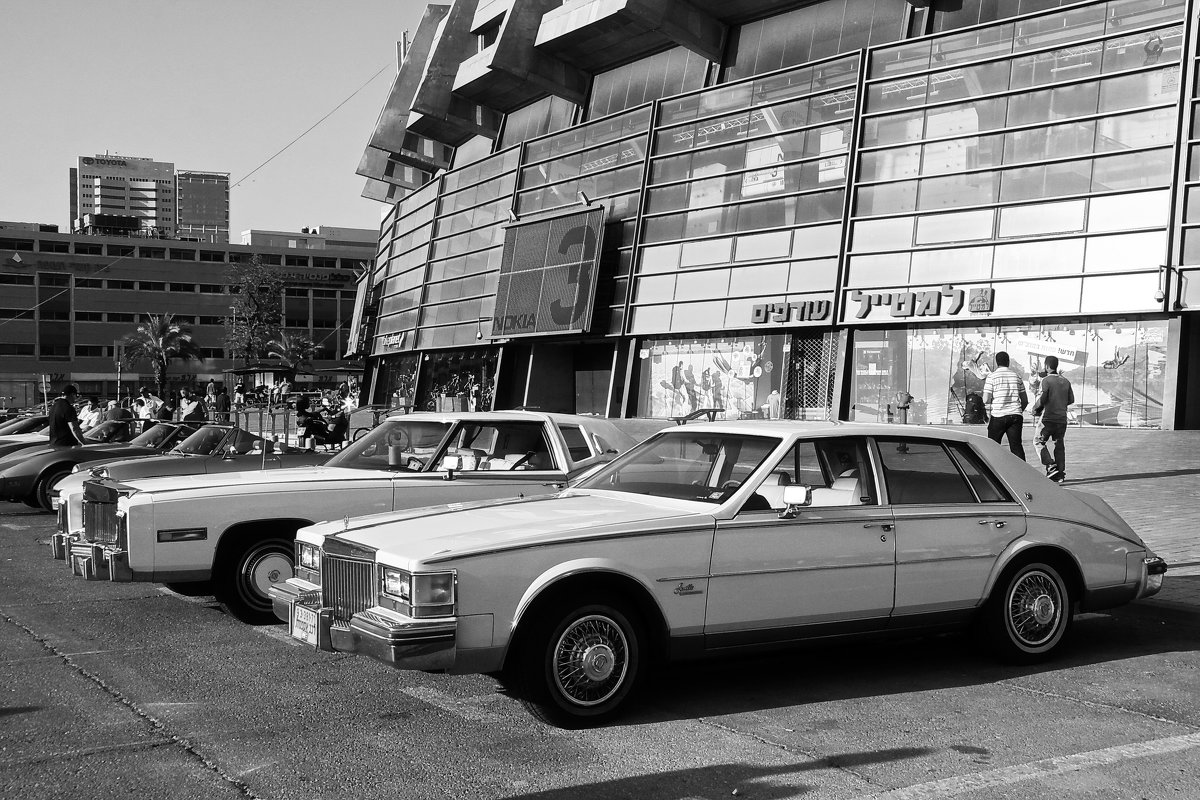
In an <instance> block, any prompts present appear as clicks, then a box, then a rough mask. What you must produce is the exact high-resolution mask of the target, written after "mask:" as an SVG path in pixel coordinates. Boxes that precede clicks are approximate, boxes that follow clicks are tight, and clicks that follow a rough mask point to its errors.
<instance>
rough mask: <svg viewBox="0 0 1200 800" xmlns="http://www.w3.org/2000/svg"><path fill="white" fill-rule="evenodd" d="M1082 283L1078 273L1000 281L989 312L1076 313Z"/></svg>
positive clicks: (1011, 314) (1004, 314) (1003, 314)
mask: <svg viewBox="0 0 1200 800" xmlns="http://www.w3.org/2000/svg"><path fill="white" fill-rule="evenodd" d="M1082 287H1083V278H1082V277H1080V278H1056V279H1052V280H1039V281H1037V282H1036V283H1033V282H1022V283H1020V284H1000V285H998V286H997V287H996V305H995V308H994V310H993V312H992V313H993V314H995V315H997V316H1027V315H1028V316H1033V315H1039V314H1070V313H1078V311H1079V294H1080V291H1081V289H1082Z"/></svg>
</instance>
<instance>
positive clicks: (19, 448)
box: [0, 417, 156, 469]
mask: <svg viewBox="0 0 1200 800" xmlns="http://www.w3.org/2000/svg"><path fill="white" fill-rule="evenodd" d="M27 419H31V418H27ZM42 419H43V420H47V419H48V418H46V417H42ZM155 422H156V420H146V419H123V420H117V421H106V422H101V423H100V424H99V425H97V426H96V427H94V428H92V429H90V430H88V431H87V432H85V433H84V434H83V439H84V444H85V445H89V444H121V443H123V442H128V441H130V440H131V439H133V438H134V437H135V436H138V435H140V434H141V433H142V431H144V430H145V429H146V428H147V427H148V426H150V425H153V424H154V423H155ZM46 425H49V423H48V422H46V423H45V425H44V426H43V428H42V429H38V430H37V431H36V432H30V433H24V434H19V435H18V436H16V437H14V438H13V439H12V440H5V439H2V438H0V465H6V464H8V463H9V461H8V459H9V457H10V456H17V457H19V458H24V457H25V454H28V453H32V452H34V451H35V450H37V451H41V450H45V449H46V448H47V447H49V446H50V440H49V439H48V438H47V437H48V436H49V433H48V432H47V431H46V430H45V426H46ZM2 468H3V467H2V466H0V469H2Z"/></svg>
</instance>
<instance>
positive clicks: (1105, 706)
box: [998, 681, 1200, 731]
mask: <svg viewBox="0 0 1200 800" xmlns="http://www.w3.org/2000/svg"><path fill="white" fill-rule="evenodd" d="M998 683H999V684H1000V685H1001V686H1004V687H1006V688H1009V689H1012V690H1013V691H1017V692H1024V693H1025V694H1028V695H1033V696H1034V697H1045V698H1050V699H1054V700H1066V701H1067V702H1068V703H1075V704H1077V705H1081V706H1083V707H1085V708H1090V709H1094V710H1103V711H1120V712H1122V713H1125V714H1129V715H1130V716H1134V717H1141V718H1143V719H1148V720H1153V721H1154V722H1162V723H1165V724H1167V725H1178V726H1179V727H1181V728H1187V729H1188V730H1191V731H1200V726H1197V725H1192V724H1191V723H1189V722H1181V721H1179V720H1177V719H1168V718H1167V717H1160V716H1158V715H1157V714H1149V713H1147V712H1145V711H1138V710H1137V709H1136V708H1126V707H1125V706H1122V705H1117V704H1115V703H1102V702H1099V701H1096V700H1085V699H1083V698H1082V697H1072V696H1071V695H1068V694H1061V693H1059V692H1050V691H1047V690H1045V689H1034V688H1033V687H1031V686H1022V685H1021V684H1019V683H1013V682H1012V681H998Z"/></svg>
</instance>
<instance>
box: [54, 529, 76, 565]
mask: <svg viewBox="0 0 1200 800" xmlns="http://www.w3.org/2000/svg"><path fill="white" fill-rule="evenodd" d="M75 541H76V537H74V536H72V535H71V534H69V533H54V534H51V535H50V557H51V558H53V559H54V560H55V561H66V560H67V556H68V555H69V554H70V552H71V544H72V543H73V542H75Z"/></svg>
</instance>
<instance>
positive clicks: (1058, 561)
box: [983, 544, 1084, 602]
mask: <svg viewBox="0 0 1200 800" xmlns="http://www.w3.org/2000/svg"><path fill="white" fill-rule="evenodd" d="M1032 561H1044V562H1046V563H1048V564H1050V565H1051V566H1053V567H1055V568H1056V569H1057V570H1058V571H1059V572H1060V573H1061V574H1062V578H1063V580H1064V581H1066V582H1067V588H1069V589H1070V590H1071V595H1072V597H1074V598H1075V600H1076V602H1078V600H1079V599H1080V598H1081V597H1083V591H1084V581H1083V569H1082V568H1081V567H1080V566H1079V562H1078V561H1077V560H1076V559H1075V556H1073V555H1071V553H1070V552H1069V551H1068V550H1066V549H1065V548H1062V547H1059V546H1058V545H1052V544H1030V545H1026V546H1025V547H1021V548H1020V549H1017V550H1015V551H1013V552H1011V553H1009V554H1008V555H1007V557H1002V558H1000V559H999V560H998V561H997V562H996V568H995V569H994V570H993V571H992V575H991V578H990V579H989V581H988V585H987V591H986V592H985V593H984V596H983V600H984V602H986V601H987V599H988V598H989V597H991V596H992V594H993V593H994V592H995V591H996V590H997V587H999V586H1000V585H1001V583H1002V581H1003V579H1004V578H1005V576H1007V575H1008V574H1009V573H1011V572H1012V571H1013V570H1014V569H1018V568H1019V567H1022V566H1024V565H1025V564H1028V563H1030V562H1032Z"/></svg>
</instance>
